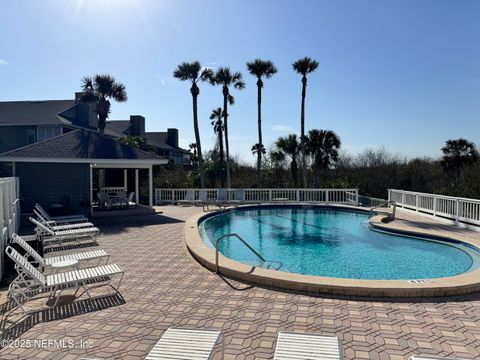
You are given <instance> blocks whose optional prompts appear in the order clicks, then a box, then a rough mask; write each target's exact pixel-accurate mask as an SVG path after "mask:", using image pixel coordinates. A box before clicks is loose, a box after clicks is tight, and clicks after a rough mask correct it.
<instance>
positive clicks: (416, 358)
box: [409, 355, 467, 360]
mask: <svg viewBox="0 0 480 360" xmlns="http://www.w3.org/2000/svg"><path fill="white" fill-rule="evenodd" d="M409 360H467V359H459V358H455V359H454V358H445V357H437V356H431V355H413V356H410V358H409Z"/></svg>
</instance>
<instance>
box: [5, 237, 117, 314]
mask: <svg viewBox="0 0 480 360" xmlns="http://www.w3.org/2000/svg"><path fill="white" fill-rule="evenodd" d="M5 253H6V254H7V255H8V257H10V258H11V259H12V260H13V261H14V262H15V268H16V269H17V272H18V276H17V278H15V280H14V281H13V282H12V283H11V284H10V287H9V292H8V295H9V297H11V298H12V299H13V301H14V302H15V303H16V304H17V306H18V307H19V308H20V309H21V310H22V311H23V312H24V313H27V311H25V309H24V308H23V304H24V303H25V302H26V301H29V300H33V299H36V298H35V295H38V294H40V295H41V297H44V296H45V294H47V295H48V297H49V299H53V298H55V297H56V299H55V301H54V302H53V304H52V305H50V306H47V308H52V307H55V306H56V305H57V303H58V300H59V298H60V294H61V292H62V291H64V290H67V289H76V291H75V294H74V296H76V295H77V291H78V290H79V289H83V290H84V292H86V293H87V295H88V296H89V297H91V295H90V292H89V290H90V289H92V288H95V287H100V286H110V287H112V288H113V289H114V290H115V291H116V292H118V289H119V288H120V284H121V282H122V278H123V273H124V271H123V269H122V268H121V266H120V265H118V264H110V265H102V266H98V267H92V268H88V269H81V270H73V271H67V272H63V273H58V274H52V275H46V276H45V275H44V274H42V273H41V272H40V271H39V270H38V269H36V268H35V267H34V266H33V265H32V264H30V263H29V262H28V261H27V259H26V258H25V257H23V256H22V255H20V253H19V252H18V251H17V250H15V249H14V248H12V247H11V246H7V248H6V250H5ZM115 275H120V280H119V282H118V285H117V286H116V287H114V286H113V285H111V284H110V283H111V281H112V277H113V276H115ZM98 281H101V282H102V283H101V284H99V283H97V282H98ZM57 292H59V295H58V296H56V295H57ZM41 310H43V309H41ZM37 311H38V310H37Z"/></svg>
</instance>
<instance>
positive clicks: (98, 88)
mask: <svg viewBox="0 0 480 360" xmlns="http://www.w3.org/2000/svg"><path fill="white" fill-rule="evenodd" d="M81 86H82V91H83V95H82V100H84V101H87V102H96V103H97V108H96V112H97V116H98V132H99V133H100V134H103V133H104V131H105V124H106V122H107V119H108V115H109V114H110V111H111V109H110V106H111V105H110V100H111V99H113V100H115V101H117V102H125V101H127V99H128V98H127V91H126V89H125V85H123V84H122V83H120V82H117V81H116V80H115V78H114V77H113V76H111V75H106V74H105V75H98V74H97V75H95V76H93V77H89V76H85V77H84V78H83V79H82V85H81Z"/></svg>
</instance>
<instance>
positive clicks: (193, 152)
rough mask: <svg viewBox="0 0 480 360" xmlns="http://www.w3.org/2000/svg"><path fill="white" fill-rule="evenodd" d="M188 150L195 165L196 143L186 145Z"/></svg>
mask: <svg viewBox="0 0 480 360" xmlns="http://www.w3.org/2000/svg"><path fill="white" fill-rule="evenodd" d="M188 147H189V148H190V151H191V152H192V165H193V166H197V144H195V143H191V144H190V145H188Z"/></svg>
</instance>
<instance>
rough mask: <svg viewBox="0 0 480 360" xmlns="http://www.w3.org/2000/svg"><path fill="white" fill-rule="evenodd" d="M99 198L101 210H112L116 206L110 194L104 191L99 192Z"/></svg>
mask: <svg viewBox="0 0 480 360" xmlns="http://www.w3.org/2000/svg"><path fill="white" fill-rule="evenodd" d="M97 199H98V208H99V209H100V210H105V209H106V210H110V209H111V208H112V207H113V206H114V204H113V203H112V201H111V200H110V197H109V196H108V194H107V193H105V192H103V191H99V192H97Z"/></svg>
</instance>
